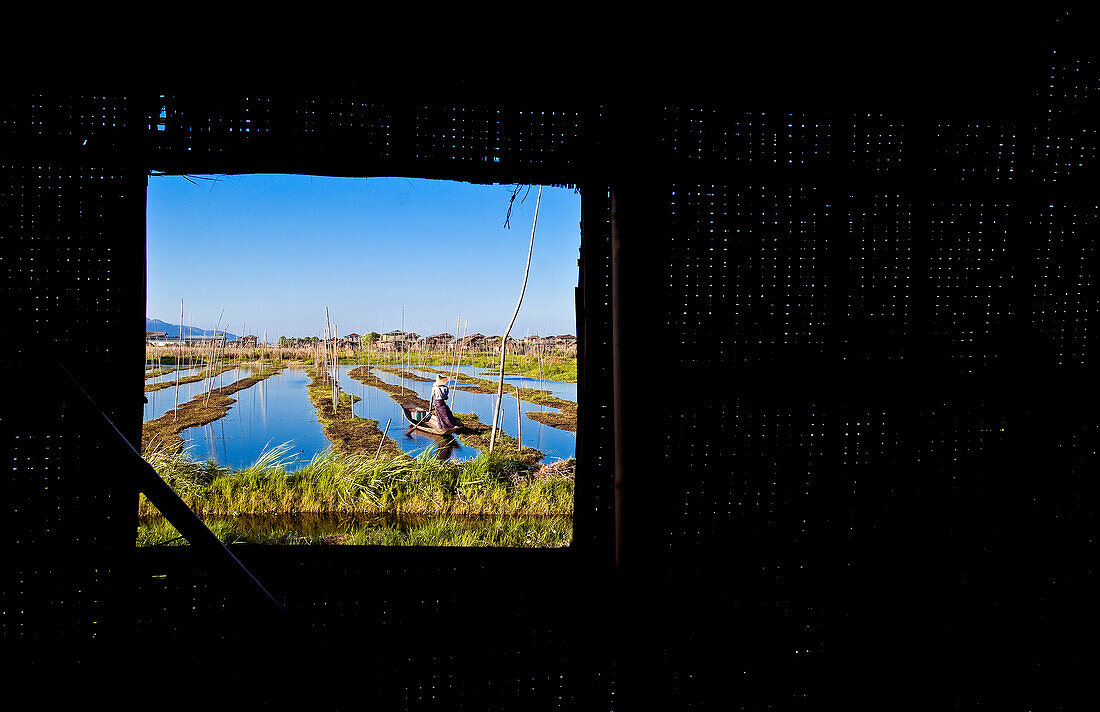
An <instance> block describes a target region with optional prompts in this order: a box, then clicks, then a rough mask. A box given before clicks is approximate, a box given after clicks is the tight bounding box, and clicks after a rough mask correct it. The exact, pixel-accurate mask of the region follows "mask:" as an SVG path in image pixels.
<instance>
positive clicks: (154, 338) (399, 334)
mask: <svg viewBox="0 0 1100 712" xmlns="http://www.w3.org/2000/svg"><path fill="white" fill-rule="evenodd" d="M181 341H182V345H183V346H207V347H208V346H210V345H212V344H213V345H216V346H219V347H220V346H231V347H241V348H255V347H256V346H258V345H261V344H260V341H261V339H260V337H257V336H255V335H253V334H249V335H247V336H239V337H237V338H235V339H233V340H231V341H228V342H227V341H226V335H225V334H224V333H222V334H216V335H211V334H203V335H193V336H186V335H184V336H170V335H169V334H168V333H167V332H153V331H147V332H146V333H145V342H146V344H147V345H149V346H179V345H181ZM333 341H334V339H333V338H332V337H330V338H328V339H320V338H318V337H315V336H314V337H305V338H287V337H285V336H280V337H279V338H278V340H277V341H276V342H275V343H269V344H263V345H264V346H272V347H275V348H301V347H313V346H315V345H317V344H318V343H324V344H325V345H327V346H328V347H329V348H330V349H331V348H332V346H333ZM335 345H336V347H337V348H339V349H351V350H353V351H375V352H377V351H400V352H411V353H428V352H431V353H449V352H453V351H461V352H467V353H468V352H479V351H499V350H500V336H485V335H483V334H469V335H467V336H463V337H461V338H459V337H456V336H454V335H453V334H448V333H441V334H434V335H432V336H421V335H419V334H417V333H415V332H406V331H401V330H399V329H395V330H393V331H388V332H386V333H384V334H379V333H376V332H373V331H372V332H369V333H367V334H365V335H362V336H361V335H359V334H355V333H351V334H346V335H344V336H341V337H339V338H338V339H336V344H335ZM521 345H522V346H527V347H531V346H534V347H539V348H541V349H544V350H546V351H552V352H557V353H560V354H561V355H563V356H575V355H576V353H577V337H576V336H573V335H572V334H560V335H557V336H539V335H537V334H535V335H529V336H525V337H523V338H518V339H517V338H512V337H508V347H509V349H512V348H513V347H518V346H521Z"/></svg>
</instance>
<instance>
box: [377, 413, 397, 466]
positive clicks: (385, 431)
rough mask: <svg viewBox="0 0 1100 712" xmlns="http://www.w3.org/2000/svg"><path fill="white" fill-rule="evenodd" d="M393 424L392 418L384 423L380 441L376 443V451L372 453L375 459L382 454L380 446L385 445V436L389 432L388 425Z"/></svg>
mask: <svg viewBox="0 0 1100 712" xmlns="http://www.w3.org/2000/svg"><path fill="white" fill-rule="evenodd" d="M392 422H393V418H390V419H389V420H387V421H386V429H385V430H383V431H382V439H381V440H379V441H378V450H377V451H376V452H375V453H374V456H375V457H378V456H379V455H381V454H382V446H383V445H385V444H386V434H387V433H388V432H390V423H392Z"/></svg>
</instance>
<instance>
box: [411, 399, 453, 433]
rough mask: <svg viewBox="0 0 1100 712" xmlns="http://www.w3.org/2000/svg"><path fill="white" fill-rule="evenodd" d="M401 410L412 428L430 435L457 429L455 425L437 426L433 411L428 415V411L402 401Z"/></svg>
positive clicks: (451, 431)
mask: <svg viewBox="0 0 1100 712" xmlns="http://www.w3.org/2000/svg"><path fill="white" fill-rule="evenodd" d="M401 412H402V413H404V414H405V420H406V421H407V422H408V424H409V426H410V427H411V428H412V429H413V430H419V431H421V432H424V433H430V434H432V435H450V434H451V433H453V432H455V431H456V430H458V428H457V427H456V428H440V427H437V425H436V418H435V413H432V414H430V415H429V414H428V411H426V410H424V409H423V408H421V407H420V406H417V405H414V404H411V403H403V404H402V405H401Z"/></svg>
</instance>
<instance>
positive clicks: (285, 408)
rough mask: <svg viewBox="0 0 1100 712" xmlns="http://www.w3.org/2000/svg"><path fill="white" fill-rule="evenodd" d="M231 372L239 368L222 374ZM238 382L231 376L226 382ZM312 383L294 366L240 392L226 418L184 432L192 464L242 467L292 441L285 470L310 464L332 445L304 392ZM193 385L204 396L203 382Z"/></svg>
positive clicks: (236, 394)
mask: <svg viewBox="0 0 1100 712" xmlns="http://www.w3.org/2000/svg"><path fill="white" fill-rule="evenodd" d="M233 374H236V371H235V370H234V371H227V372H226V373H225V374H224V375H226V376H231V375H233ZM243 375H247V373H244V374H243ZM234 380H236V379H235V378H230V379H228V383H232V382H233V381H234ZM309 380H310V379H309V376H308V375H306V372H305V371H304V370H303V369H301V368H293V367H292V368H286V369H283V370H282V371H280V372H279V373H276V374H275V375H274V376H271V377H270V378H267V379H264V380H263V381H260V382H259V383H257V384H256V385H254V386H251V387H250V388H246V389H244V390H243V391H237V392H236V393H234V394H233V395H232V398H234V399H236V401H237V402H236V403H234V404H233V405H232V406H231V407H230V408H229V412H228V413H227V414H226V416H225V417H224V418H221V419H219V420H215V421H214V422H213V423H209V424H207V425H202V426H199V427H197V428H188V429H187V430H184V431H183V432H182V433H180V437H181V438H183V441H184V447H185V448H187V454H188V455H189V456H190V457H191V459H193V460H200V461H201V460H214V461H215V462H217V463H219V464H222V465H229V466H233V467H237V468H242V467H248V466H249V465H251V464H252V463H253V462H255V461H256V458H258V457H259V456H260V453H262V452H263V451H264V450H265V449H267V448H269V447H274V446H276V445H281V444H282V443H285V442H291V443H292V446H291V451H290V453H289V457H290V458H291V462H288V463H287V465H286V467H287V469H288V470H295V469H298V468H299V467H301V466H302V465H304V464H306V463H308V462H309V460H310V459H311V458H312V457H313V456H314V455H317V454H318V453H321V452H324V451H325V450H327V449H328V447H329V441H328V438H326V437H325V435H324V432H323V431H322V430H321V424H320V423H318V422H317V415H316V413H315V412H314V409H313V404H312V403H310V402H309V395H308V394H307V393H306V386H307V385H308V384H309ZM194 385H196V386H200V392H201V386H202V383H201V382H200V383H196V384H194Z"/></svg>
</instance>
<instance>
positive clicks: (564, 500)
mask: <svg viewBox="0 0 1100 712" xmlns="http://www.w3.org/2000/svg"><path fill="white" fill-rule="evenodd" d="M289 452H290V444H289V443H284V444H283V445H279V446H277V447H274V448H269V449H268V450H266V451H265V452H264V453H263V454H262V455H261V456H260V457H259V458H258V459H257V460H256V462H255V463H253V464H252V465H250V466H249V467H246V468H244V469H239V470H234V469H231V468H227V467H223V466H221V465H218V464H216V463H214V462H194V461H192V460H190V459H189V458H188V457H187V456H186V453H173V452H171V451H170V450H168V449H162V450H151V451H147V452H146V453H145V457H146V460H148V461H149V462H150V463H151V464H152V465H153V467H154V469H156V471H157V472H158V473H159V474H160V475H161V477H162V478H164V480H165V481H166V482H167V483H168V484H169V485H170V486H171V487H172V488H173V489H174V490H175V491H176V492H177V493H178V494H179V495H180V497H181V498H182V499H183V500H184V502H186V503H187V505H188V506H189V507H191V509H193V510H194V511H195V512H197V513H199V514H200V515H244V514H269V515H273V514H286V513H359V514H389V515H399V514H418V515H444V514H446V515H479V516H543V515H557V516H572V513H573V479H572V477H571V476H570V477H564V476H550V477H538V476H532V474H537V473H532V471H531V468H530V466H528V465H526V464H524V463H523V462H521V461H519V460H518V459H516V458H515V457H510V456H508V455H507V454H502V453H482V454H480V455H478V456H477V457H476V458H474V459H472V460H468V461H465V462H450V461H440V460H437V459H436V458H435V456H434V453H433V452H432V450H431V449H429V450H427V451H425V452H423V453H421V454H420V455H419V456H418V457H415V458H410V457H408V456H407V455H404V454H394V455H389V454H382V455H380V456H378V457H375V456H372V455H365V454H348V453H338V452H333V451H331V450H329V451H326V452H323V453H320V454H318V455H316V456H314V457H313V459H311V460H310V461H309V462H308V463H306V464H304V465H303V466H302V467H300V468H299V469H297V470H288V469H287V466H288V465H289V464H290V459H289ZM139 514H140V515H142V516H149V515H154V514H156V509H155V507H153V506H152V504H151V503H149V502H148V501H147V500H146V499H145V498H144V497H142V498H141V502H140V508H139Z"/></svg>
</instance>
